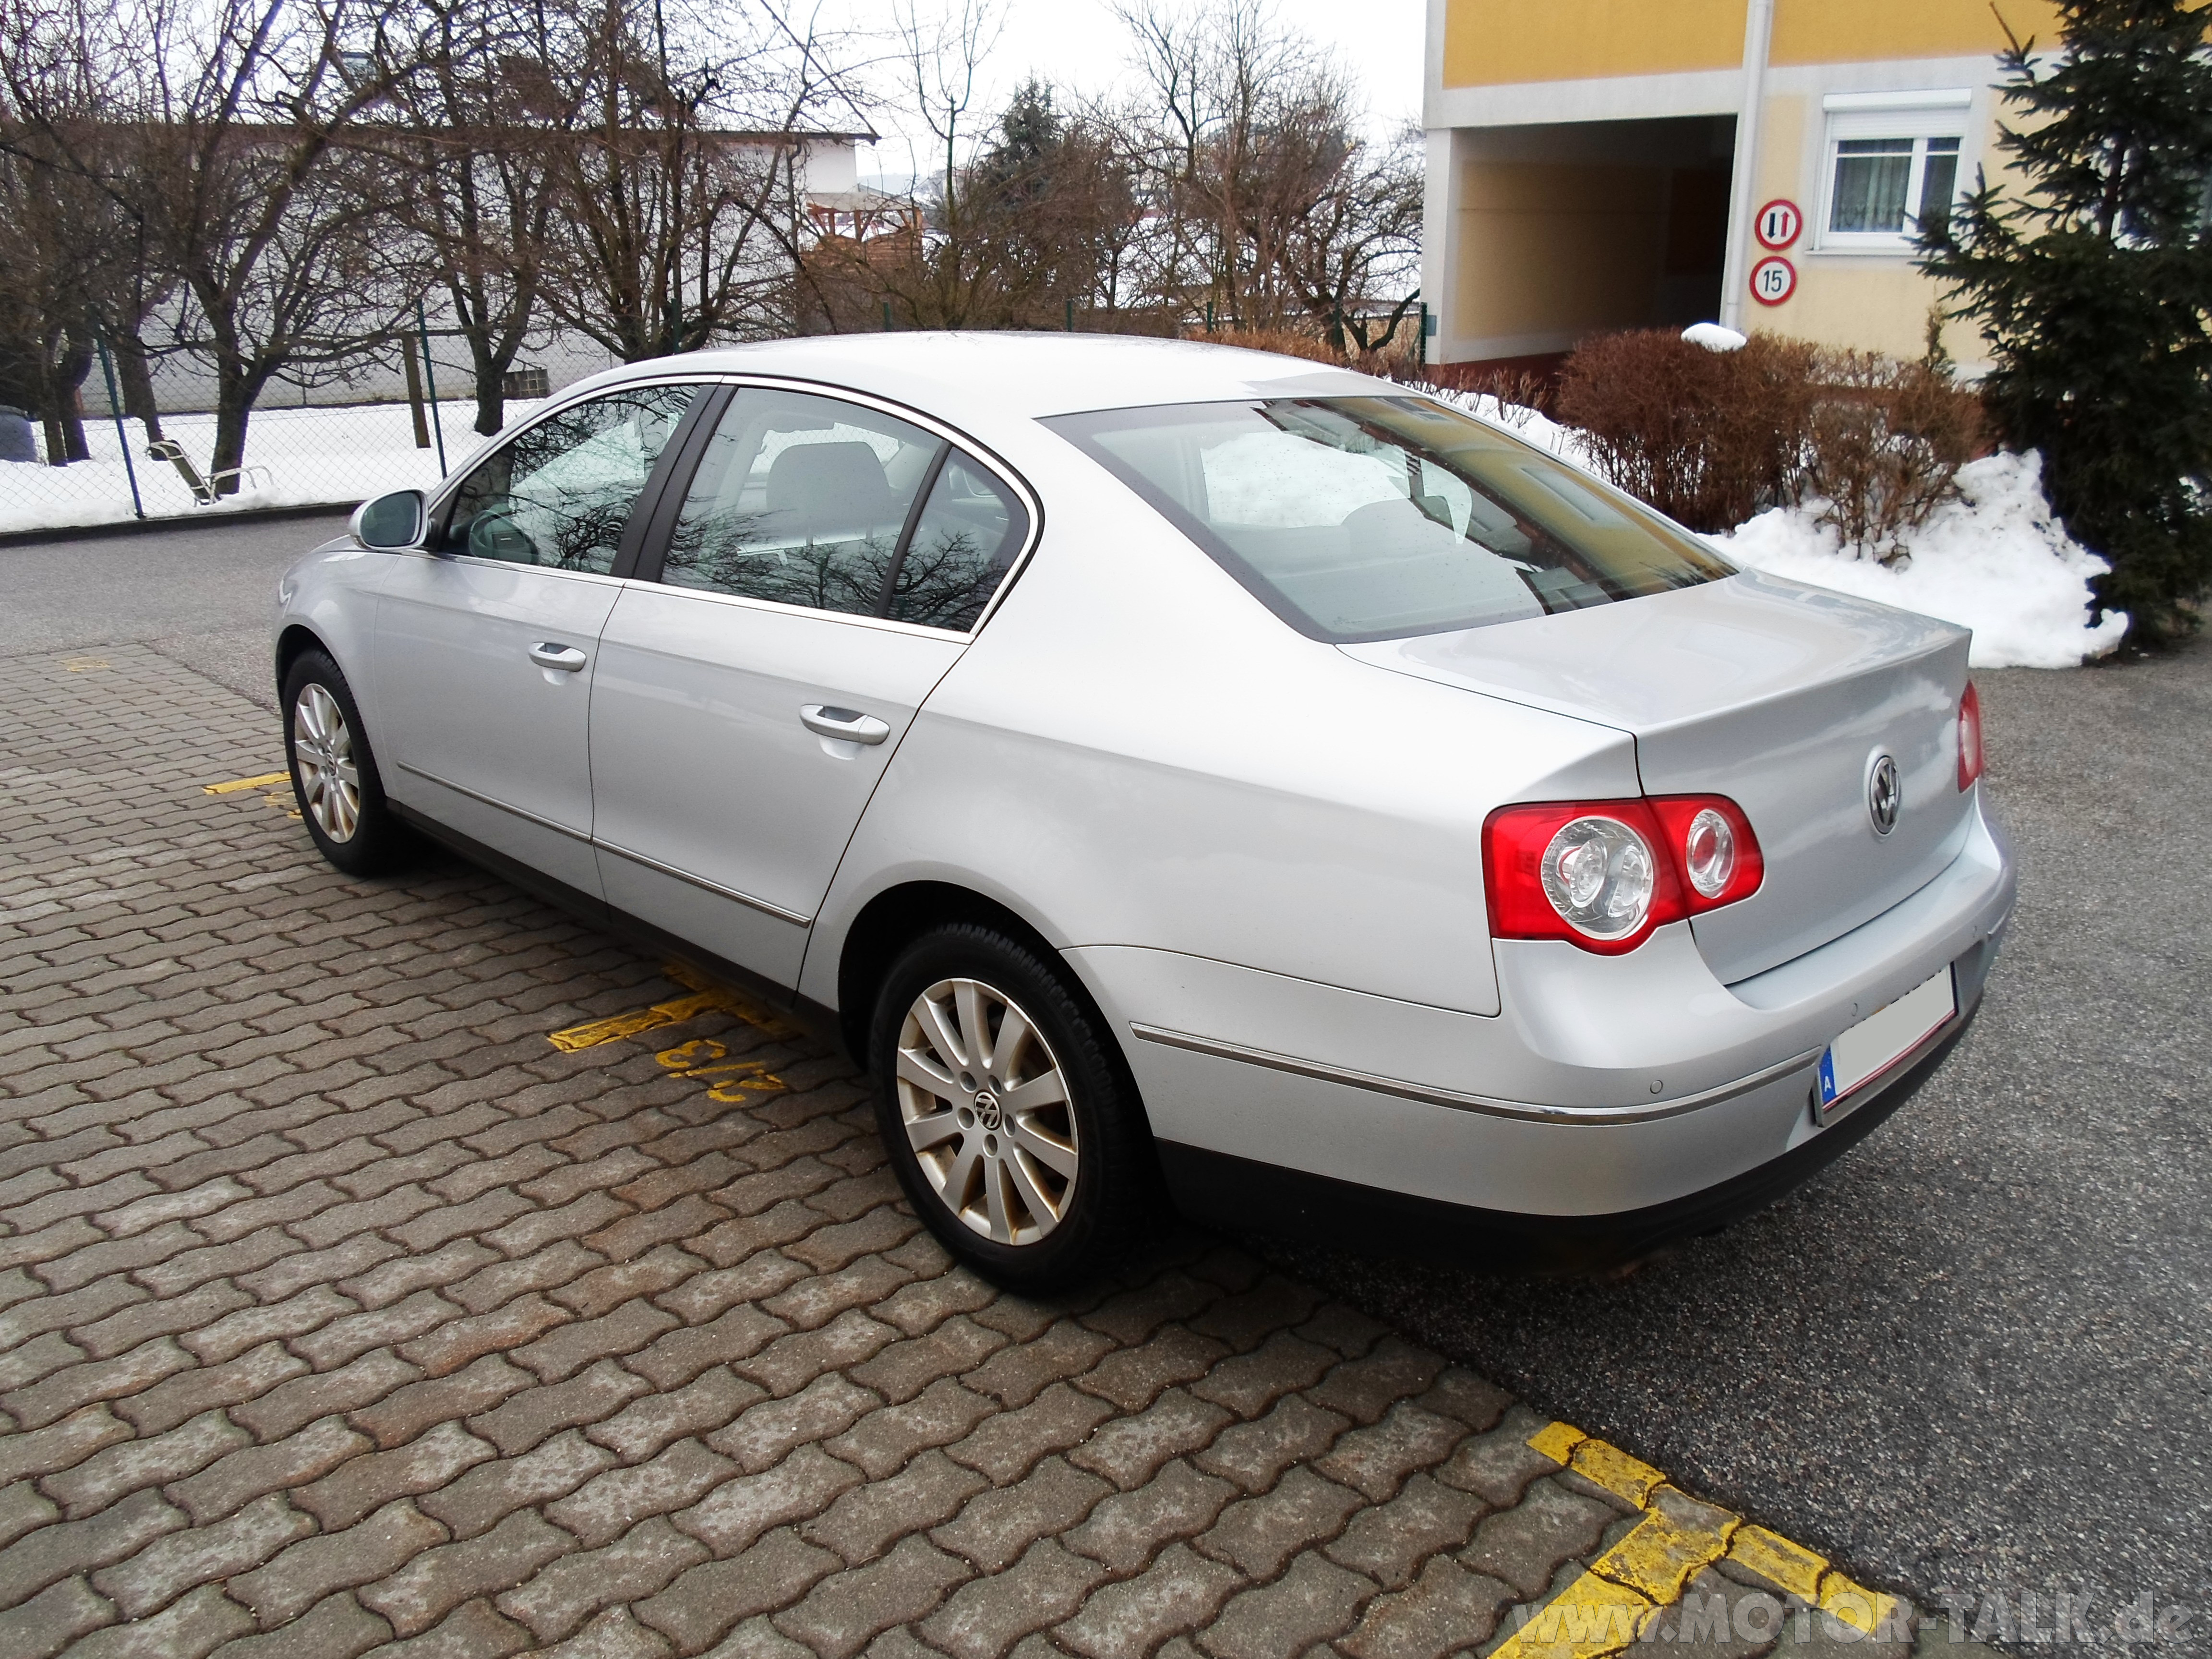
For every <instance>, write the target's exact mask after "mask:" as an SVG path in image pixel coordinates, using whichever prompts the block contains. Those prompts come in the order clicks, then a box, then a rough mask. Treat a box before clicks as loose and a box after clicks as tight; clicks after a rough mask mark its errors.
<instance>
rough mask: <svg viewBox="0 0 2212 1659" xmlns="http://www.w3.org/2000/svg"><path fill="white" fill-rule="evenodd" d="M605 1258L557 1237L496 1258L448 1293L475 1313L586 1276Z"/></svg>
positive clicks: (456, 1284) (568, 1239)
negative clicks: (515, 1256)
mask: <svg viewBox="0 0 2212 1659" xmlns="http://www.w3.org/2000/svg"><path fill="white" fill-rule="evenodd" d="M602 1265H603V1258H601V1257H600V1256H599V1255H594V1254H593V1253H592V1251H590V1250H587V1249H585V1248H584V1247H583V1246H582V1245H580V1244H579V1243H576V1241H575V1240H574V1239H573V1238H562V1239H556V1241H554V1242H553V1243H550V1244H548V1245H546V1246H545V1247H544V1249H539V1250H534V1251H532V1252H531V1253H530V1254H529V1255H524V1256H521V1257H520V1258H518V1259H516V1260H514V1261H504V1260H501V1261H493V1262H492V1263H490V1264H489V1265H488V1266H486V1267H480V1268H478V1269H477V1271H476V1272H475V1273H471V1274H470V1275H469V1276H468V1277H467V1278H466V1279H458V1280H456V1281H455V1282H454V1283H453V1284H452V1285H448V1286H447V1288H446V1294H447V1295H448V1296H450V1297H453V1300H454V1301H456V1302H458V1303H459V1304H461V1305H462V1306H463V1307H464V1308H466V1309H467V1310H469V1311H470V1312H471V1313H472V1314H484V1313H489V1312H491V1311H492V1310H494V1309H495V1308H503V1307H505V1306H506V1305H507V1304H508V1303H510V1302H512V1301H513V1300H514V1299H515V1297H519V1296H526V1295H527V1294H529V1292H531V1291H550V1290H554V1289H556V1288H558V1287H559V1286H561V1285H566V1284H568V1283H569V1282H571V1281H572V1280H574V1279H580V1278H582V1277H583V1276H584V1275H585V1274H586V1273H590V1272H591V1271H592V1269H593V1268H595V1267H600V1266H602Z"/></svg>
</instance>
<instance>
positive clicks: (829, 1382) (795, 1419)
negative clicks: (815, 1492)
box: [708, 1371, 881, 1474]
mask: <svg viewBox="0 0 2212 1659" xmlns="http://www.w3.org/2000/svg"><path fill="white" fill-rule="evenodd" d="M880 1404H881V1402H880V1401H878V1400H877V1398H876V1396H875V1395H872V1394H871V1393H869V1392H868V1391H867V1390H866V1389H862V1388H856V1387H855V1386H854V1384H852V1383H848V1382H847V1381H846V1380H845V1379H844V1378H843V1377H842V1376H838V1375H837V1374H836V1372H834V1371H833V1372H831V1373H830V1374H829V1376H823V1377H819V1378H817V1379H816V1381H815V1382H813V1383H811V1384H810V1385H808V1387H807V1388H806V1389H804V1390H803V1391H801V1392H800V1393H798V1394H795V1395H792V1396H791V1397H790V1398H789V1399H787V1400H770V1401H764V1402H763V1403H762V1404H760V1405H757V1406H754V1407H751V1408H750V1410H748V1411H746V1412H745V1413H744V1414H743V1415H741V1416H740V1417H738V1419H737V1420H736V1421H735V1422H733V1423H732V1424H730V1425H728V1426H727V1427H726V1428H724V1429H721V1430H719V1431H716V1432H715V1433H714V1434H713V1435H711V1436H709V1437H708V1443H709V1444H710V1445H712V1446H713V1447H714V1449H715V1450H717V1451H719V1452H721V1453H723V1454H725V1455H727V1456H729V1457H731V1458H732V1459H734V1460H735V1461H736V1462H737V1464H738V1468H742V1469H743V1470H744V1472H745V1473H746V1474H759V1473H760V1472H761V1471H762V1470H763V1469H766V1468H773V1467H774V1466H775V1464H778V1463H781V1462H782V1461H783V1460H784V1458H785V1456H786V1455H788V1454H789V1452H790V1451H791V1449H792V1448H793V1447H794V1446H797V1445H799V1444H802V1443H805V1442H808V1441H817V1440H827V1439H829V1437H831V1436H833V1435H837V1434H842V1433H843V1432H844V1431H845V1430H847V1429H848V1428H849V1427H851V1426H852V1425H853V1424H854V1423H855V1422H856V1421H858V1420H859V1419H860V1418H861V1417H862V1416H863V1415H864V1414H866V1413H869V1412H872V1411H874V1410H875V1409H876V1408H877V1407H878V1406H879V1405H880Z"/></svg>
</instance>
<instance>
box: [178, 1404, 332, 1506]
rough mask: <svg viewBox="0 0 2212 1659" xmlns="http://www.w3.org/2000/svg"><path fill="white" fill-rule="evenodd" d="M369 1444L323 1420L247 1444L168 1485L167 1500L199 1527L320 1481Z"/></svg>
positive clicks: (242, 1437) (328, 1418)
mask: <svg viewBox="0 0 2212 1659" xmlns="http://www.w3.org/2000/svg"><path fill="white" fill-rule="evenodd" d="M194 1420H195V1421H197V1420H198V1419H194ZM239 1438H240V1441H241V1442H243V1441H244V1440H245V1438H246V1437H245V1436H244V1435H242V1434H241V1435H240V1436H239ZM371 1444H372V1443H371V1442H370V1440H369V1439H368V1437H367V1436H366V1435H361V1434H356V1433H355V1432H354V1431H352V1430H351V1429H349V1428H348V1427H347V1426H346V1425H345V1424H344V1423H343V1421H342V1420H341V1419H337V1418H335V1417H325V1418H324V1419H321V1420H320V1421H319V1422H315V1423H312V1424H310V1425H308V1426H307V1428H305V1429H302V1430H301V1431H300V1432H299V1433H297V1434H295V1435H292V1436H290V1437H288V1438H286V1439H283V1440H279V1441H277V1442H276V1443H274V1444H273V1445H268V1446H254V1445H250V1444H248V1445H246V1446H245V1447H244V1448H243V1449H240V1450H237V1451H233V1452H230V1453H228V1454H227V1455H224V1456H222V1457H221V1458H219V1459H217V1460H216V1462H214V1463H212V1464H210V1466H209V1467H208V1468H205V1469H204V1470H202V1471H201V1472H200V1473H199V1474H196V1475H193V1476H192V1477H191V1479H190V1480H179V1481H176V1482H174V1483H173V1484H172V1485H171V1486H169V1489H168V1492H169V1496H170V1498H172V1499H173V1500H174V1501H175V1502H177V1503H179V1504H183V1505H184V1506H185V1511H186V1512H187V1513H188V1514H190V1515H191V1517H192V1522H193V1524H194V1525H196V1526H203V1527H204V1526H205V1525H207V1524H208V1523H209V1522H211V1521H216V1520H219V1519H221V1518H222V1516H226V1515H228V1514H230V1513H231V1512H232V1511H234V1510H238V1509H241V1508H243V1507H244V1506H245V1505H246V1504H249V1503H251V1502H252V1501H253V1500H254V1499H255V1498H259V1497H262V1496H263V1495H264V1494H265V1493H269V1492H281V1491H283V1490H284V1489H285V1488H287V1487H290V1486H306V1485H307V1484H308V1483H309V1482H310V1481H313V1480H320V1479H321V1478H322V1477H323V1476H324V1475H325V1474H329V1473H330V1472H331V1470H332V1469H335V1468H337V1467H338V1465H339V1464H341V1463H343V1462H345V1461H346V1460H347V1459H349V1458H350V1457H355V1456H357V1455H360V1454H361V1453H362V1452H365V1451H368V1449H370V1446H371Z"/></svg>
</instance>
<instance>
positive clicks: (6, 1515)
mask: <svg viewBox="0 0 2212 1659" xmlns="http://www.w3.org/2000/svg"><path fill="white" fill-rule="evenodd" d="M61 1518H62V1512H61V1509H60V1506H59V1505H58V1504H55V1503H54V1502H53V1500H52V1499H51V1498H48V1497H46V1494H45V1493H43V1492H40V1490H39V1489H38V1488H37V1487H36V1486H33V1485H31V1483H30V1482H29V1481H27V1480H23V1481H18V1482H17V1483H16V1484H15V1485H14V1486H0V1548H4V1547H7V1546H8V1545H9V1544H12V1543H14V1542H15V1541H16V1540H17V1539H18V1538H21V1536H22V1535H23V1534H25V1533H27V1532H35V1531H36V1530H37V1529H38V1528H40V1527H43V1526H46V1525H49V1524H50V1523H52V1522H56V1521H58V1520H60V1519H61Z"/></svg>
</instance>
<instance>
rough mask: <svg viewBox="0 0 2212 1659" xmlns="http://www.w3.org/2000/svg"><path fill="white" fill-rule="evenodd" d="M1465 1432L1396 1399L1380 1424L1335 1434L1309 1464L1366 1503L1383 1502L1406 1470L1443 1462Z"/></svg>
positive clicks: (1452, 1422) (1450, 1421) (1452, 1421)
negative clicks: (1323, 1452)
mask: <svg viewBox="0 0 2212 1659" xmlns="http://www.w3.org/2000/svg"><path fill="white" fill-rule="evenodd" d="M1466 1435H1467V1430H1466V1427H1465V1425H1462V1424H1461V1423H1459V1422H1458V1421H1457V1420H1455V1419H1452V1418H1449V1417H1438V1416H1437V1414H1436V1413H1434V1412H1429V1411H1424V1410H1422V1409H1421V1407H1419V1406H1416V1405H1413V1403H1411V1402H1410V1401H1400V1402H1399V1403H1398V1404H1397V1405H1395V1406H1393V1407H1391V1408H1390V1412H1389V1415H1388V1416H1387V1417H1385V1418H1384V1419H1383V1420H1382V1421H1381V1422H1380V1423H1377V1424H1375V1425H1372V1426H1371V1427H1369V1428H1364V1429H1354V1430H1352V1431H1351V1432H1350V1433H1348V1434H1346V1435H1344V1436H1343V1437H1340V1439H1339V1440H1338V1441H1337V1443H1335V1445H1334V1446H1332V1447H1331V1448H1330V1449H1329V1450H1328V1455H1325V1456H1323V1457H1321V1458H1319V1459H1317V1460H1316V1462H1315V1464H1314V1467H1315V1468H1316V1469H1318V1470H1320V1471H1321V1473H1322V1474H1325V1475H1327V1476H1328V1478H1329V1479H1330V1480H1335V1481H1339V1482H1340V1483H1342V1484H1343V1485H1345V1486H1350V1487H1351V1488H1352V1490H1353V1491H1355V1492H1358V1493H1359V1494H1360V1495H1361V1496H1363V1497H1364V1498H1366V1499H1367V1501H1368V1502H1369V1503H1370V1504H1381V1503H1386V1502H1388V1501H1389V1499H1390V1498H1391V1497H1393V1496H1394V1495H1395V1493H1396V1492H1397V1490H1398V1488H1399V1486H1401V1484H1403V1482H1404V1481H1405V1479H1406V1477H1407V1475H1408V1474H1412V1473H1413V1472H1414V1471H1415V1470H1417V1469H1425V1468H1433V1467H1435V1466H1436V1465H1437V1464H1438V1463H1441V1462H1443V1461H1444V1460H1445V1459H1446V1458H1448V1457H1449V1456H1450V1455H1451V1453H1452V1449H1453V1448H1454V1447H1455V1446H1456V1445H1458V1444H1459V1443H1460V1442H1461V1441H1462V1439H1464V1438H1465V1437H1466Z"/></svg>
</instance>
